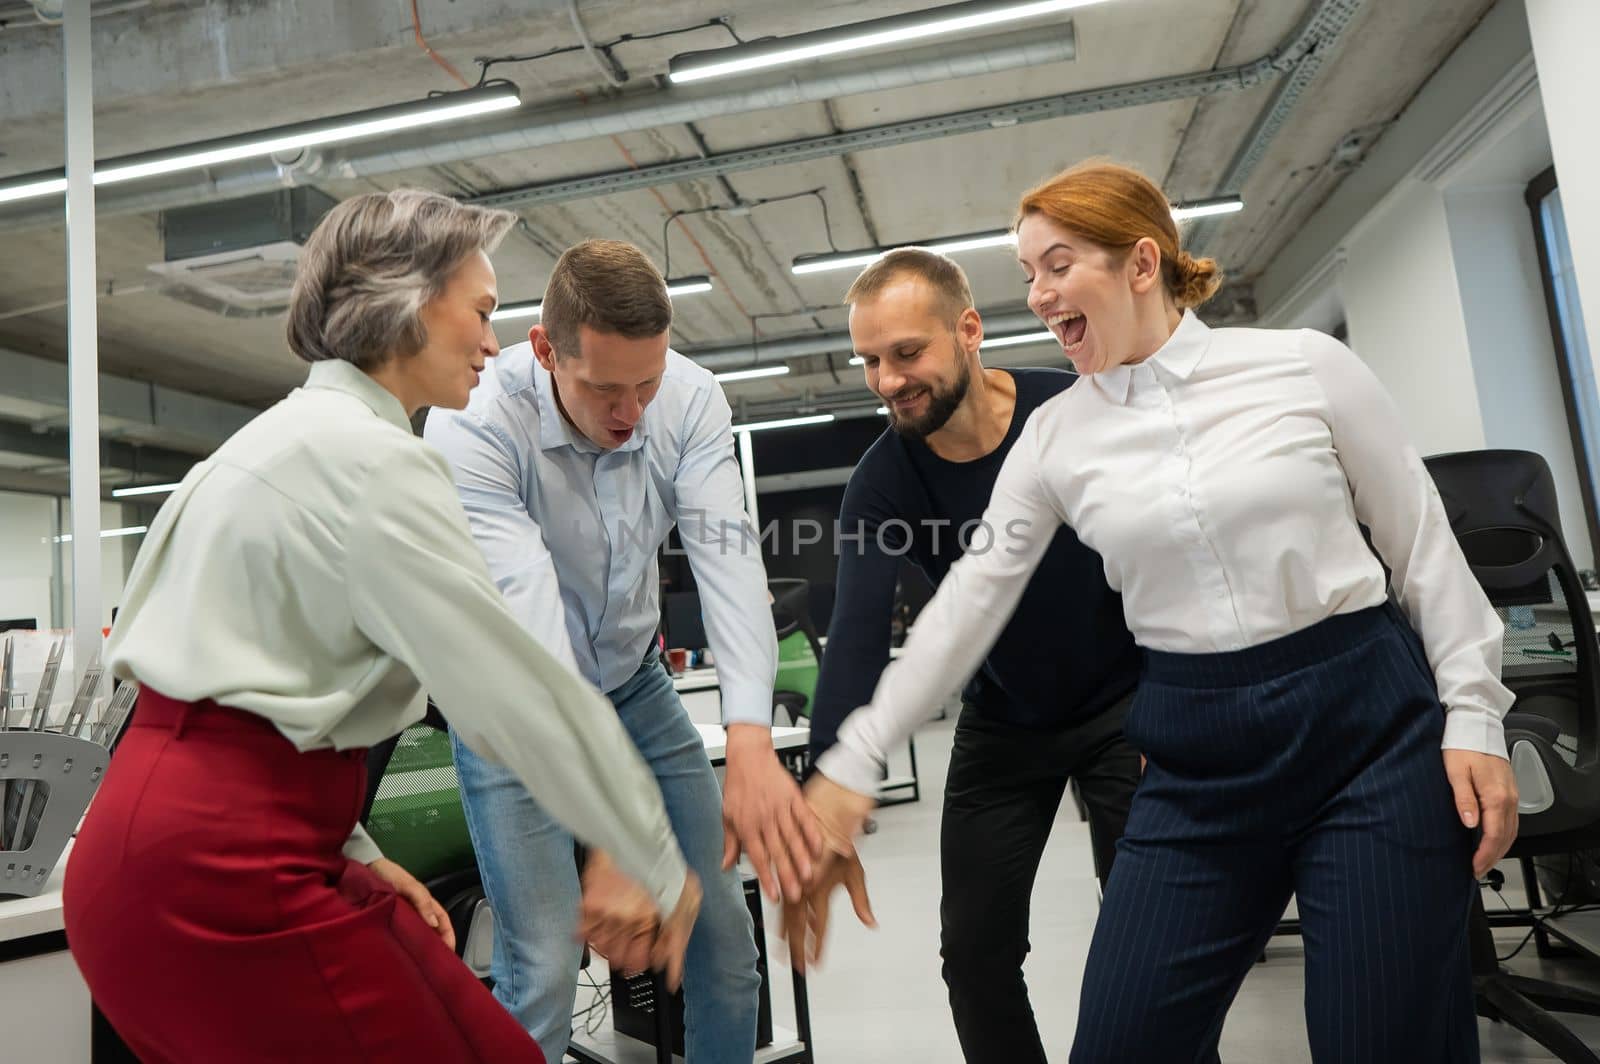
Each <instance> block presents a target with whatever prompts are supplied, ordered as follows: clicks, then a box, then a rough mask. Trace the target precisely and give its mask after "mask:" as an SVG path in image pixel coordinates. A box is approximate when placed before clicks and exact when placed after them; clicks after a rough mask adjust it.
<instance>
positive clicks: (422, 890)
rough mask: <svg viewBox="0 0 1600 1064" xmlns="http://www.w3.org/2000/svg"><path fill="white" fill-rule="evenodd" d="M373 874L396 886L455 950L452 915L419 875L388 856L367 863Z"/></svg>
mask: <svg viewBox="0 0 1600 1064" xmlns="http://www.w3.org/2000/svg"><path fill="white" fill-rule="evenodd" d="M367 867H368V868H370V869H371V870H372V874H373V875H375V876H377V877H378V878H379V879H381V880H383V881H384V882H385V883H387V884H389V886H390V887H392V888H394V892H395V893H396V894H398V895H400V897H402V898H404V899H405V900H406V901H407V902H409V903H410V905H411V907H412V908H413V909H415V910H417V915H418V916H420V917H422V919H423V922H424V923H426V924H427V925H428V926H429V927H431V928H433V929H434V930H435V931H437V932H438V933H439V937H440V938H441V939H443V940H444V944H445V945H446V946H447V947H449V949H450V951H451V952H452V953H453V952H455V948H456V929H455V928H453V927H451V926H450V917H449V916H448V915H447V914H446V913H445V911H444V906H442V905H440V904H439V903H438V902H436V901H434V900H433V895H432V894H429V893H428V888H427V887H425V886H423V885H422V884H421V883H420V882H419V881H418V880H417V877H416V876H414V875H412V874H411V873H410V872H407V871H406V870H405V869H404V868H401V867H400V866H399V865H397V864H395V863H394V862H393V861H391V860H389V859H388V858H387V857H380V858H378V859H377V860H376V861H373V862H372V863H371V864H369V865H367Z"/></svg>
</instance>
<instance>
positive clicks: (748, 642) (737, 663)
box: [423, 343, 778, 726]
mask: <svg viewBox="0 0 1600 1064" xmlns="http://www.w3.org/2000/svg"><path fill="white" fill-rule="evenodd" d="M732 423H733V417H732V411H731V410H730V408H729V406H728V400H727V398H726V397H725V396H724V395H723V394H722V388H721V386H719V385H718V384H717V382H716V380H715V378H714V377H713V376H712V375H711V373H710V372H709V371H707V370H705V369H702V368H701V367H700V366H697V365H695V364H694V363H693V362H691V361H690V360H689V359H687V358H685V357H684V356H682V355H680V354H678V353H677V352H676V351H668V352H667V368H666V373H665V374H664V375H663V377H662V381H661V387H660V389H659V390H658V391H657V393H656V396H655V399H654V400H653V401H652V402H651V403H650V405H649V406H647V407H646V408H645V411H644V417H643V418H642V419H641V420H640V422H639V424H638V426H637V428H635V429H634V433H633V435H632V436H631V437H630V438H629V439H628V442H627V443H625V444H623V445H622V446H621V447H618V448H616V449H614V450H604V449H602V448H600V447H598V446H596V445H595V444H594V443H592V442H591V441H590V440H588V439H587V438H586V437H584V436H583V435H582V434H581V433H579V432H578V431H577V430H576V429H574V428H573V427H572V426H571V425H570V424H568V422H567V420H566V418H564V417H563V416H562V414H561V411H560V409H559V408H558V407H557V405H556V399H555V390H554V385H553V382H552V380H551V377H550V373H549V371H547V370H546V369H544V367H542V366H540V365H539V362H538V360H537V359H536V358H534V356H533V347H532V345H531V344H528V343H521V344H517V345H516V346H514V347H509V348H506V349H505V350H504V351H502V352H501V353H500V355H499V357H497V358H495V359H494V360H493V361H492V362H491V363H490V365H489V368H488V370H486V371H485V373H484V376H483V379H482V380H481V381H480V382H479V384H478V387H477V388H475V389H474V390H473V392H472V398H471V400H470V401H469V402H468V404H467V408H466V409H465V410H463V411H451V410H442V409H436V410H433V411H432V412H431V413H430V414H429V416H428V422H427V426H426V428H425V429H424V432H423V435H424V436H425V437H426V439H427V441H428V442H429V443H431V444H433V445H434V446H435V447H437V448H438V449H439V450H440V451H441V452H442V453H443V454H444V456H445V459H446V460H447V461H448V462H449V463H450V467H451V470H452V472H453V473H454V475H455V481H456V490H457V492H458V493H459V494H460V497H461V503H462V505H463V506H464V507H465V509H466V511H467V519H468V522H469V524H470V525H471V528H472V534H473V537H474V538H475V539H476V540H477V541H478V545H479V546H480V547H481V548H482V549H483V553H484V557H485V559H486V560H487V561H488V563H489V572H490V574H491V575H492V576H493V578H494V581H495V583H496V584H497V585H499V587H500V590H501V592H502V593H503V594H504V595H505V597H506V601H507V603H508V604H509V605H510V607H511V612H512V613H513V614H514V615H515V616H516V617H517V619H518V620H520V621H521V622H522V624H523V625H524V626H525V627H526V628H527V629H528V630H529V631H530V632H531V633H532V634H533V636H534V637H535V638H536V639H538V640H539V642H540V643H541V644H543V645H544V646H545V648H546V649H548V650H549V651H550V652H551V653H552V654H554V655H555V656H556V657H557V658H558V659H560V660H563V661H566V662H568V663H571V664H573V665H574V666H575V667H576V668H577V670H578V671H579V672H580V673H582V674H583V675H584V676H585V677H587V678H588V679H589V680H590V681H591V682H593V683H594V684H595V685H597V686H598V687H599V688H600V689H601V690H602V691H611V690H615V689H616V688H618V687H620V686H621V685H622V684H623V683H624V682H626V681H627V680H628V678H629V677H631V676H632V675H633V674H634V673H635V672H637V671H638V669H639V665H640V663H641V662H643V661H644V659H645V656H646V655H647V654H648V653H649V652H650V649H651V645H652V643H653V640H654V637H655V633H656V628H657V625H658V624H659V622H660V619H661V604H660V582H659V579H658V569H659V566H658V563H657V551H658V550H659V549H660V548H661V546H662V545H663V544H665V543H666V541H667V533H668V532H669V531H670V530H671V529H672V527H673V525H674V524H678V525H679V526H680V527H679V538H680V539H681V540H682V542H683V548H684V551H685V553H686V554H687V555H688V557H689V564H690V566H691V568H692V569H693V570H694V578H695V582H696V583H697V584H698V585H699V589H700V605H701V610H702V613H703V614H704V619H705V628H706V638H707V640H708V641H709V642H710V644H711V649H712V651H713V652H714V653H715V654H716V657H717V677H718V681H719V683H720V686H721V688H722V714H723V720H724V721H725V722H726V723H729V724H760V725H763V726H770V725H771V723H772V682H773V676H774V674H775V673H776V670H777V656H778V650H777V638H776V636H775V634H774V631H773V625H772V610H771V606H770V598H769V596H768V593H767V584H766V570H765V567H764V566H763V565H762V562H761V550H760V545H759V542H758V540H757V538H756V536H755V533H754V531H753V530H752V528H751V525H750V520H749V517H748V515H747V514H746V513H745V508H744V485H743V481H742V480H741V478H740V474H739V464H738V461H737V460H736V458H735V457H734V451H733V431H732Z"/></svg>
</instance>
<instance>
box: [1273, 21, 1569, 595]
mask: <svg viewBox="0 0 1600 1064" xmlns="http://www.w3.org/2000/svg"><path fill="white" fill-rule="evenodd" d="M1525 18H1526V16H1525V14H1524V9H1523V5H1522V0H1501V3H1500V4H1499V5H1497V6H1496V7H1495V9H1493V11H1492V12H1491V14H1490V15H1489V16H1486V17H1485V19H1484V22H1483V23H1482V24H1481V25H1480V26H1479V28H1478V29H1477V30H1475V31H1474V33H1473V34H1471V35H1469V37H1468V39H1467V40H1466V41H1464V42H1463V43H1462V45H1461V46H1460V48H1458V49H1457V51H1456V53H1455V54H1453V55H1452V56H1451V57H1450V58H1449V59H1447V60H1446V61H1445V63H1444V64H1443V65H1442V66H1441V67H1440V69H1439V70H1438V71H1437V72H1435V74H1434V75H1433V77H1432V78H1430V80H1429V83H1428V84H1427V85H1425V86H1424V88H1423V90H1422V91H1421V92H1419V93H1418V94H1417V97H1416V98H1415V99H1414V100H1413V103H1412V105H1411V106H1409V107H1408V108H1407V110H1406V111H1405V112H1404V113H1402V114H1401V115H1400V117H1399V118H1398V119H1397V121H1396V122H1395V124H1394V125H1393V127H1391V129H1390V130H1389V131H1388V132H1387V133H1386V134H1385V136H1384V138H1383V139H1382V140H1381V141H1380V142H1379V143H1378V145H1377V146H1376V147H1375V149H1374V151H1373V153H1372V155H1371V157H1370V158H1369V160H1368V161H1367V163H1364V164H1363V167H1362V171H1368V170H1371V171H1372V173H1373V174H1377V173H1383V174H1387V175H1389V176H1388V177H1387V178H1386V179H1385V183H1384V184H1383V185H1382V186H1381V191H1377V190H1376V189H1369V190H1368V192H1369V195H1370V197H1371V198H1370V200H1369V202H1370V204H1371V205H1370V206H1368V207H1367V208H1366V209H1365V211H1364V213H1363V212H1361V211H1351V210H1349V207H1350V206H1351V203H1350V197H1345V198H1344V199H1343V200H1342V201H1340V202H1335V199H1336V198H1337V197H1336V198H1335V199H1330V201H1329V202H1328V203H1327V204H1325V205H1324V207H1323V208H1322V209H1320V210H1319V212H1318V214H1317V215H1316V216H1314V218H1313V220H1312V222H1311V223H1308V225H1307V226H1306V227H1305V232H1306V233H1308V234H1315V236H1316V237H1317V239H1319V240H1320V241H1321V243H1320V244H1318V245H1317V246H1318V247H1319V248H1325V249H1327V250H1323V251H1318V252H1316V253H1315V254H1312V253H1310V250H1309V249H1304V250H1302V251H1301V252H1300V253H1295V252H1294V248H1293V247H1292V246H1291V248H1290V249H1287V250H1286V251H1285V252H1284V253H1282V254H1280V255H1279V256H1278V258H1277V260H1275V262H1274V264H1273V267H1269V271H1268V274H1267V275H1264V276H1263V278H1262V279H1261V281H1260V283H1259V284H1258V290H1263V291H1266V292H1268V293H1273V294H1275V295H1276V304H1275V305H1273V306H1270V307H1268V308H1267V309H1266V313H1265V314H1264V315H1263V317H1264V319H1265V321H1266V322H1267V323H1268V324H1272V325H1279V326H1288V325H1302V324H1307V325H1314V326H1316V327H1322V328H1326V327H1327V326H1326V325H1325V324H1323V322H1322V321H1321V320H1320V319H1322V318H1326V317H1328V316H1329V305H1330V303H1333V302H1335V301H1337V303H1338V304H1339V306H1340V307H1341V308H1342V311H1343V314H1344V317H1345V321H1346V323H1347V325H1348V329H1349V340H1350V346H1351V347H1352V348H1353V349H1354V350H1355V351H1356V353H1357V354H1358V355H1360V356H1361V357H1362V358H1363V359H1364V360H1365V361H1366V362H1367V363H1368V364H1369V365H1370V366H1371V367H1372V368H1373V370H1374V372H1376V373H1377V375H1378V377H1379V379H1380V380H1382V382H1383V383H1384V385H1385V387H1387V388H1388V389H1389V391H1390V393H1391V394H1392V395H1393V396H1394V398H1395V400H1396V402H1397V404H1398V405H1399V407H1400V410H1401V412H1402V414H1403V415H1404V417H1405V419H1406V427H1407V429H1408V430H1409V431H1410V433H1411V435H1412V438H1413V439H1414V440H1415V442H1416V444H1417V448H1418V450H1419V451H1421V452H1422V453H1423V454H1434V453H1441V452H1448V451H1459V450H1470V449H1476V448H1482V447H1494V448H1511V449H1517V450H1529V451H1535V452H1538V453H1539V454H1541V455H1543V456H1544V458H1545V460H1546V461H1547V462H1548V463H1549V464H1550V468H1551V472H1552V473H1553V475H1554V477H1555V480H1556V490H1557V495H1558V498H1559V500H1560V504H1561V509H1562V524H1563V533H1564V535H1565V538H1566V540H1567V544H1568V548H1569V549H1570V550H1571V552H1572V555H1573V557H1574V559H1575V560H1576V561H1577V563H1578V564H1579V565H1580V566H1582V567H1589V566H1592V565H1593V563H1594V554H1595V552H1594V544H1592V543H1591V542H1590V535H1589V526H1588V521H1587V515H1586V514H1585V511H1584V499H1583V493H1582V490H1581V485H1580V481H1579V474H1578V465H1577V461H1576V459H1575V457H1574V453H1573V444H1572V438H1571V433H1570V430H1569V428H1568V420H1567V413H1566V404H1565V401H1564V398H1563V395H1562V389H1561V380H1560V376H1559V373H1560V370H1559V368H1558V366H1557V363H1556V356H1555V352H1554V347H1553V343H1552V339H1551V333H1550V322H1549V316H1548V314H1547V311H1546V308H1545V302H1544V293H1543V288H1542V286H1541V281H1540V272H1539V263H1538V261H1537V249H1536V245H1535V242H1534V235H1533V222H1532V219H1531V216H1530V213H1529V210H1528V207H1527V205H1526V203H1525V201H1524V199H1523V195H1524V190H1525V189H1526V187H1527V185H1528V183H1529V182H1530V181H1531V180H1532V179H1533V178H1534V177H1535V176H1537V175H1538V174H1539V173H1540V172H1541V171H1543V170H1544V169H1546V168H1547V167H1548V166H1550V164H1551V159H1552V154H1551V134H1550V131H1549V129H1548V127H1547V124H1546V116H1545V112H1544V101H1543V100H1542V98H1541V95H1540V92H1539V88H1540V86H1539V82H1538V77H1537V74H1536V71H1535V67H1534V63H1533V56H1532V45H1531V44H1530V43H1529V40H1528V38H1527V37H1526V36H1519V34H1525V33H1526V29H1527V26H1526V22H1525V21H1524V19H1525ZM1513 46H1514V47H1513ZM1486 65H1487V69H1489V70H1490V71H1492V80H1489V81H1488V82H1487V83H1483V82H1484V81H1485V79H1484V78H1483V77H1481V76H1480V77H1479V79H1478V82H1474V81H1473V80H1472V76H1473V75H1474V73H1478V74H1480V75H1481V74H1482V73H1483V72H1484V71H1485V69H1486ZM1420 137H1426V138H1427V139H1425V140H1421V141H1420V143H1419V138H1420ZM1362 171H1358V172H1357V173H1358V175H1360V174H1362ZM1347 183H1350V184H1351V185H1352V188H1354V187H1355V186H1356V185H1357V184H1359V183H1360V182H1358V181H1355V179H1354V178H1351V179H1347ZM1369 183H1370V182H1369ZM1565 191H1566V183H1565V181H1563V192H1564V193H1565ZM1591 198H1594V197H1591ZM1339 219H1343V221H1342V223H1340V222H1339ZM1341 225H1342V235H1338V236H1331V235H1330V234H1338V233H1339V232H1340V227H1341ZM1302 239H1303V240H1305V239H1309V238H1307V237H1302ZM1317 255H1320V256H1321V257H1320V259H1318V258H1317V257H1316V256H1317ZM1280 263H1281V264H1286V265H1287V264H1293V265H1292V268H1291V269H1288V270H1285V269H1282V268H1278V269H1276V270H1275V269H1274V268H1277V267H1279V264H1280ZM1310 263H1315V265H1310V266H1308V264H1310ZM1335 293H1336V295H1335Z"/></svg>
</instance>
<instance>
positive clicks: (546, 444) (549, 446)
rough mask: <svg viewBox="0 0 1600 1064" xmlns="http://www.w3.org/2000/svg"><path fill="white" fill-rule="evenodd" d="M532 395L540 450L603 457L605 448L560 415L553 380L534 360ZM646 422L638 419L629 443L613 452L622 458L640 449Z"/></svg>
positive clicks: (559, 406)
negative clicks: (536, 406)
mask: <svg viewBox="0 0 1600 1064" xmlns="http://www.w3.org/2000/svg"><path fill="white" fill-rule="evenodd" d="M533 391H534V397H535V399H536V400H537V401H538V403H539V449H540V450H542V451H550V450H554V449H555V448H557V447H571V448H572V449H573V450H575V451H579V452H581V453H583V454H602V453H605V451H606V449H605V448H603V447H601V446H600V445H599V444H597V443H595V442H594V441H593V440H591V439H590V438H589V437H587V436H585V435H584V434H583V433H581V432H579V431H578V430H577V429H575V428H573V427H572V424H571V423H570V422H568V421H567V417H566V415H565V414H563V413H562V412H561V404H560V403H558V402H556V382H555V378H554V377H552V376H551V375H550V371H549V370H547V369H545V368H544V366H543V365H542V364H541V363H540V362H539V361H538V360H537V359H535V360H534V363H533ZM647 420H648V419H647V418H640V419H639V424H637V425H635V426H634V429H633V435H632V436H629V437H628V442H627V443H625V444H623V445H622V446H621V447H616V448H612V450H614V451H616V452H618V453H623V454H625V453H627V452H629V451H637V450H638V449H639V448H640V447H643V446H644V438H645V422H646V421H647Z"/></svg>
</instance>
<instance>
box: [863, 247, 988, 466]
mask: <svg viewBox="0 0 1600 1064" xmlns="http://www.w3.org/2000/svg"><path fill="white" fill-rule="evenodd" d="M982 342H983V326H982V323H981V322H980V321H979V320H978V315H977V312H976V311H974V310H971V309H970V308H969V309H968V310H966V311H965V312H963V313H962V314H961V316H960V317H959V318H958V319H957V320H956V323H955V325H954V327H952V326H951V324H950V320H949V313H948V310H947V308H945V307H943V306H942V305H941V304H940V302H939V297H938V294H937V293H936V292H935V291H934V290H933V288H932V287H931V286H930V285H928V283H927V282H925V281H923V280H921V279H920V278H917V277H914V276H905V277H901V278H898V279H896V280H894V281H893V282H891V283H890V284H889V285H887V286H886V287H885V288H884V289H883V291H881V292H879V293H877V294H875V295H873V296H870V297H867V298H865V299H862V300H861V301H859V302H857V303H856V304H855V305H854V306H852V307H851V308H850V343H851V345H852V346H854V348H855V351H856V354H857V355H858V356H859V357H860V358H861V360H862V368H863V369H864V370H865V372H866V378H867V387H868V388H870V389H872V391H873V393H874V394H876V395H877V396H878V398H880V399H882V400H883V405H884V406H886V407H887V408H888V410H889V425H890V427H891V428H893V429H894V431H895V432H897V433H899V434H900V435H902V436H905V437H908V438H910V439H916V440H921V439H926V438H927V437H928V436H930V435H932V434H933V433H935V432H938V431H939V430H940V429H942V428H944V426H945V424H946V423H947V422H949V420H950V418H951V416H952V415H954V414H955V412H956V411H957V410H958V409H960V407H961V404H962V402H963V401H964V400H965V399H966V396H967V389H968V388H969V387H970V385H971V383H972V368H971V361H972V357H973V352H975V351H976V350H977V349H978V344H980V343H982Z"/></svg>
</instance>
